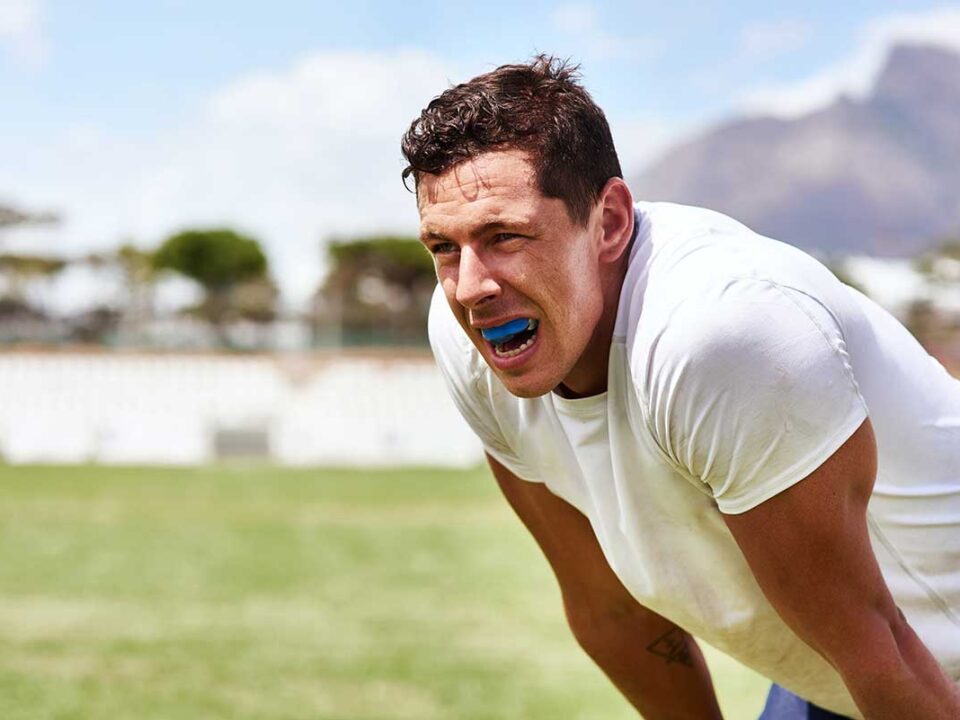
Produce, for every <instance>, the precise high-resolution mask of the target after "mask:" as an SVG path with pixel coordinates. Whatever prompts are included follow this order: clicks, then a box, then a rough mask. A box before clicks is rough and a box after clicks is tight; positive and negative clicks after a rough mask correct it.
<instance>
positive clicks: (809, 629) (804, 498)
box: [724, 420, 900, 672]
mask: <svg viewBox="0 0 960 720" xmlns="http://www.w3.org/2000/svg"><path fill="white" fill-rule="evenodd" d="M876 463H877V460H876V443H875V439H874V435H873V429H872V427H871V424H870V421H869V420H865V421H864V422H863V424H862V425H861V426H860V428H859V429H857V431H856V432H854V434H853V435H852V436H851V437H850V438H849V439H848V440H847V441H846V442H845V443H844V444H843V445H842V446H841V447H840V449H838V450H837V451H836V452H835V453H834V454H833V455H832V456H831V457H830V458H829V459H828V460H827V461H826V462H824V463H823V464H822V465H821V466H820V467H819V468H817V469H816V470H815V471H814V472H812V473H811V474H810V475H808V476H807V477H806V478H804V479H803V480H801V481H800V482H799V483H796V484H795V485H792V486H791V487H789V488H787V489H786V490H784V491H783V492H781V493H780V494H778V495H775V496H774V497H772V498H770V499H768V500H766V501H765V502H763V503H761V504H760V505H758V506H756V507H754V508H753V509H751V510H748V511H747V512H744V513H742V514H738V515H724V520H725V521H726V523H727V526H728V527H729V528H730V531H731V532H732V533H733V536H734V538H735V539H736V541H737V543H738V544H739V546H740V549H741V550H742V551H743V554H744V556H745V557H746V560H747V562H748V564H749V565H750V568H751V570H752V571H753V574H754V575H755V577H756V579H757V582H758V583H759V584H760V587H761V589H762V590H763V592H764V594H765V595H766V596H767V598H768V599H769V600H770V602H771V604H772V605H773V606H774V607H775V608H776V610H777V611H778V612H779V614H780V615H781V617H782V618H783V619H784V621H785V622H786V623H787V624H788V625H790V627H791V628H793V630H794V631H795V632H796V633H797V634H798V635H799V636H800V637H801V638H803V639H804V640H805V641H806V642H807V643H808V644H809V645H811V646H812V647H814V649H816V650H818V651H819V652H820V653H821V654H823V655H824V657H826V659H827V660H828V661H830V662H832V663H833V664H834V665H835V666H838V669H840V670H841V672H842V668H843V667H844V666H846V665H847V664H848V661H851V660H856V659H858V657H859V659H861V660H862V658H863V651H864V650H865V649H868V648H869V649H871V650H875V649H878V645H877V643H878V642H880V643H882V642H885V641H886V640H887V639H889V636H890V632H891V628H892V627H895V626H896V625H897V624H898V623H899V621H900V616H899V612H898V610H897V608H896V605H895V603H894V601H893V598H892V596H891V594H890V592H889V590H888V589H887V586H886V583H885V581H884V579H883V575H882V574H881V571H880V567H879V565H878V563H877V560H876V558H875V556H874V554H873V550H872V548H871V545H870V537H869V532H868V525H867V503H868V501H869V499H870V494H871V491H872V488H873V483H874V478H875V475H876V467H877V464H876Z"/></svg>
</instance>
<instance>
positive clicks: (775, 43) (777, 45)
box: [739, 19, 813, 61]
mask: <svg viewBox="0 0 960 720" xmlns="http://www.w3.org/2000/svg"><path fill="white" fill-rule="evenodd" d="M812 36H813V26H812V25H811V24H810V23H808V22H805V21H803V20H798V19H792V20H776V21H756V22H752V23H750V24H748V25H747V26H746V27H744V28H743V30H742V31H741V33H740V48H739V54H740V56H741V57H743V58H746V59H750V60H754V61H756V60H765V59H769V58H772V57H776V56H779V55H786V54H789V53H792V52H796V51H797V50H800V49H802V48H803V47H804V46H805V45H806V44H807V43H808V42H809V41H810V38H811V37H812Z"/></svg>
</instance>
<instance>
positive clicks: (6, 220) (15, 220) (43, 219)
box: [0, 205, 60, 228]
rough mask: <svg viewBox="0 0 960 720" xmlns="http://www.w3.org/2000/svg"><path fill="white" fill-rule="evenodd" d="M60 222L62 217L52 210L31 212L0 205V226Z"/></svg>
mask: <svg viewBox="0 0 960 720" xmlns="http://www.w3.org/2000/svg"><path fill="white" fill-rule="evenodd" d="M58 222H60V217H59V216H58V215H56V214H55V213H52V212H41V213H30V212H24V211H23V210H18V209H17V208H14V207H10V206H9V205H0V228H8V227H16V226H17V225H53V224H56V223H58Z"/></svg>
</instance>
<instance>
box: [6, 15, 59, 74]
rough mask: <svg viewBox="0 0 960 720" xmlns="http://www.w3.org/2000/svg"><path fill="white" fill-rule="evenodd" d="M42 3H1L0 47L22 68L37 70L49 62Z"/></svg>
mask: <svg viewBox="0 0 960 720" xmlns="http://www.w3.org/2000/svg"><path fill="white" fill-rule="evenodd" d="M43 21H44V7H43V3H42V2H41V0H3V1H2V2H0V46H3V48H4V49H5V50H6V52H7V53H8V54H9V55H10V57H12V58H13V60H14V62H16V63H17V64H19V65H21V66H23V67H29V68H33V67H38V66H40V65H41V64H43V62H44V61H45V60H46V58H47V54H48V42H47V38H46V35H45V33H44V29H43Z"/></svg>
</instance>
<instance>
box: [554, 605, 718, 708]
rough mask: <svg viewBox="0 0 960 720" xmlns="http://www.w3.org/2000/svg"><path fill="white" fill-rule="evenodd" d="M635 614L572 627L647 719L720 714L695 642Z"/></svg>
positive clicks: (674, 627)
mask: <svg viewBox="0 0 960 720" xmlns="http://www.w3.org/2000/svg"><path fill="white" fill-rule="evenodd" d="M648 620H649V619H648V618H646V617H643V616H641V617H636V616H634V615H632V614H630V615H627V616H626V617H619V618H615V619H610V620H607V621H602V622H600V623H595V624H593V626H591V627H590V628H589V629H588V630H584V629H583V628H582V627H581V628H580V629H579V631H578V629H577V628H576V624H575V623H574V622H571V626H572V627H574V628H575V629H574V634H575V635H576V636H577V640H578V642H579V643H580V645H581V647H582V648H583V649H584V650H585V651H586V652H587V654H588V655H590V657H591V658H592V659H593V661H594V662H596V663H597V665H599V666H600V669H601V670H603V672H604V673H605V674H606V675H607V677H609V678H610V680H611V681H612V682H613V684H614V685H615V686H616V687H617V689H619V690H620V692H621V693H623V695H624V697H626V698H627V700H628V701H629V702H630V703H631V704H632V705H633V706H634V707H635V708H636V709H637V710H639V711H640V713H641V714H642V715H643V717H644V718H646V720H712V719H719V718H721V717H722V716H721V714H720V708H719V705H718V704H717V699H716V696H715V694H714V691H713V684H712V682H711V680H710V672H709V670H708V669H707V665H706V662H705V661H704V658H703V654H702V653H701V652H700V648H699V647H697V644H696V641H695V640H694V639H693V638H692V637H690V636H689V635H688V634H687V633H686V632H684V631H683V630H681V629H680V628H678V627H676V626H675V625H672V624H670V623H667V622H666V621H662V620H660V619H659V618H658V620H660V622H659V623H657V624H656V626H654V627H651V623H650V622H649V621H648Z"/></svg>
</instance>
